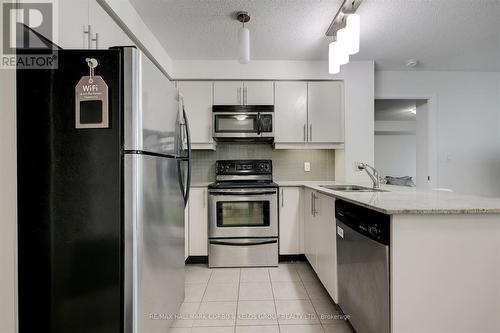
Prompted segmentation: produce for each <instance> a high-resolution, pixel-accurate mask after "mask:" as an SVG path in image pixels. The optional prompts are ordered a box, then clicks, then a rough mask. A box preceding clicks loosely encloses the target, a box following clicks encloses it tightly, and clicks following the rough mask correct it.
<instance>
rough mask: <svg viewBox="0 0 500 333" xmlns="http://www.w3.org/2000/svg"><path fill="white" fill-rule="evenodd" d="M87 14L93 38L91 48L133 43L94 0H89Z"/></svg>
mask: <svg viewBox="0 0 500 333" xmlns="http://www.w3.org/2000/svg"><path fill="white" fill-rule="evenodd" d="M89 14H90V18H89V25H90V29H91V33H92V39H93V41H92V43H91V46H92V47H93V48H96V49H107V48H110V47H112V46H131V45H135V44H134V43H133V42H132V40H131V39H130V38H129V37H128V35H127V34H126V33H125V31H123V29H122V28H121V27H120V26H119V25H118V24H117V23H116V22H115V20H113V18H111V16H109V14H108V13H107V12H106V11H105V10H104V8H102V6H101V5H100V4H98V3H97V1H96V0H90V10H89Z"/></svg>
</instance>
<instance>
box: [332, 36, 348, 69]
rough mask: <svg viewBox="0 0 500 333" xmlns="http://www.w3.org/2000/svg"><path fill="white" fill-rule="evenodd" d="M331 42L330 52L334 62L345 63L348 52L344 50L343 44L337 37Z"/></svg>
mask: <svg viewBox="0 0 500 333" xmlns="http://www.w3.org/2000/svg"><path fill="white" fill-rule="evenodd" d="M332 44H333V45H332V53H333V57H334V59H335V62H336V63H337V64H339V65H345V64H347V63H348V62H349V54H347V52H346V51H345V47H344V44H343V43H342V42H341V41H340V40H339V39H338V38H337V41H335V42H333V43H332Z"/></svg>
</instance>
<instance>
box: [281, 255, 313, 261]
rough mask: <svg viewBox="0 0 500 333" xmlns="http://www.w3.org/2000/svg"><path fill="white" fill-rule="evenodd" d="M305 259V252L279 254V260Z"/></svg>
mask: <svg viewBox="0 0 500 333" xmlns="http://www.w3.org/2000/svg"><path fill="white" fill-rule="evenodd" d="M292 261H300V262H304V261H307V259H306V255H305V254H280V256H279V262H292Z"/></svg>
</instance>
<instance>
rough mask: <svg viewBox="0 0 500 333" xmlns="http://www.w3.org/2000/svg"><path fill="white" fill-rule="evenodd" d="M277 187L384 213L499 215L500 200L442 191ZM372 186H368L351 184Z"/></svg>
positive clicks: (309, 184) (296, 183)
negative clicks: (306, 190) (313, 192)
mask: <svg viewBox="0 0 500 333" xmlns="http://www.w3.org/2000/svg"><path fill="white" fill-rule="evenodd" d="M276 183H278V185H279V186H281V187H287V186H304V187H307V188H311V189H313V190H316V191H318V192H321V193H324V194H326V195H331V196H334V197H336V198H339V199H343V200H346V201H349V202H352V203H355V204H358V205H360V206H363V207H367V208H370V209H373V210H376V211H379V212H382V213H385V214H390V215H403V214H494V213H500V198H487V197H479V196H471V195H463V194H457V193H451V192H441V191H417V190H416V189H415V188H411V187H403V186H392V185H381V188H382V189H383V190H386V191H388V192H358V193H356V192H342V191H333V190H329V189H326V188H323V187H321V186H320V185H334V184H337V185H345V184H346V183H343V182H333V181H325V182H322V181H314V182H308V181H276ZM349 184H352V185H361V186H367V187H371V184H367V183H364V184H359V183H357V184H354V183H349Z"/></svg>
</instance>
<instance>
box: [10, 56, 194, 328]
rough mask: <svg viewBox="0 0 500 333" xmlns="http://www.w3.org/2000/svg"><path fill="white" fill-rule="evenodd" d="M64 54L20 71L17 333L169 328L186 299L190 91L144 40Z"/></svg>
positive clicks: (18, 82)
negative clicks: (142, 45)
mask: <svg viewBox="0 0 500 333" xmlns="http://www.w3.org/2000/svg"><path fill="white" fill-rule="evenodd" d="M30 52H35V53H37V52H36V51H29V50H28V51H22V50H20V51H18V54H19V56H22V55H29V54H30ZM38 53H39V52H38ZM56 54H57V68H52V69H20V68H18V69H17V147H18V148H17V159H18V160H17V165H18V170H17V171H18V175H17V177H18V281H19V283H18V300H19V301H18V304H19V308H18V310H19V311H18V315H19V332H20V333H33V332H50V333H70V332H71V333H84V332H85V333H101V332H102V333H115V332H116V333H118V332H124V333H139V332H141V333H156V332H162V333H166V332H167V330H168V327H169V326H170V324H171V322H172V320H173V317H172V314H175V313H176V312H177V311H178V309H179V307H180V304H181V303H182V301H183V299H184V206H185V203H186V201H187V198H188V195H189V183H190V142H189V126H188V123H187V119H186V116H185V110H184V106H183V101H182V96H180V94H179V92H178V91H177V89H176V88H175V87H174V86H173V85H172V83H171V82H170V81H169V80H168V78H167V77H166V76H165V75H164V73H163V72H162V71H161V70H159V69H158V67H157V66H156V65H155V64H154V63H153V62H151V61H150V60H149V59H148V58H147V57H146V56H145V55H143V54H142V53H141V52H140V51H138V50H137V49H136V48H134V47H122V48H112V49H109V50H58V51H57V52H56Z"/></svg>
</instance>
